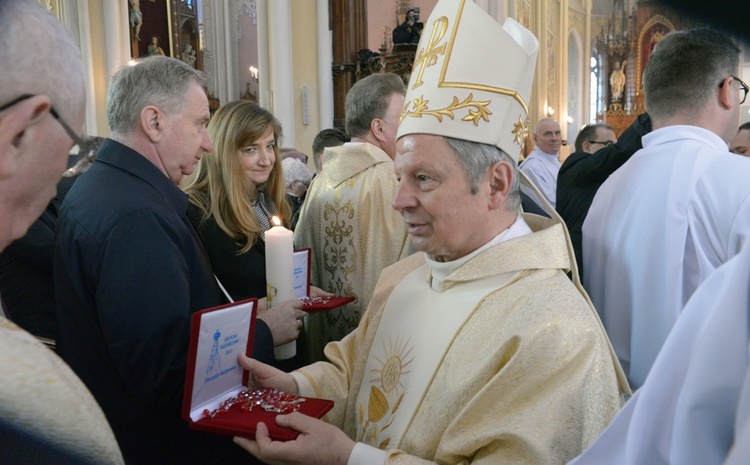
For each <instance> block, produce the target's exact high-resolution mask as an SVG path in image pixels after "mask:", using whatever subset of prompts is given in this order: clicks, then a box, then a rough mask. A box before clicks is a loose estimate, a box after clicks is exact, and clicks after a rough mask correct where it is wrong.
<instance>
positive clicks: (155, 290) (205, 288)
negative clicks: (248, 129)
mask: <svg viewBox="0 0 750 465" xmlns="http://www.w3.org/2000/svg"><path fill="white" fill-rule="evenodd" d="M205 84H206V82H205V78H204V77H203V76H202V75H201V74H199V73H198V72H196V71H195V70H194V69H193V68H192V67H190V66H189V65H187V64H185V63H183V62H182V61H180V60H177V59H174V58H169V57H162V56H155V57H148V58H145V59H143V60H141V61H140V62H139V63H138V64H137V65H136V66H126V67H123V68H121V69H120V70H119V71H118V72H117V73H115V75H114V76H113V77H112V79H111V81H110V84H109V91H108V95H107V118H108V121H109V125H110V128H111V136H110V137H111V138H110V139H109V140H107V141H106V142H105V143H104V144H103V145H102V146H101V148H100V149H99V152H98V154H97V160H96V161H95V162H94V164H93V165H92V166H91V168H90V169H89V170H88V172H87V173H86V175H85V176H82V177H81V178H80V179H79V180H78V181H77V182H76V184H75V185H74V186H73V187H72V188H71V190H70V192H69V193H68V195H67V196H66V198H65V201H64V202H63V205H62V207H61V211H60V216H59V218H58V223H57V237H56V244H55V264H54V271H55V297H56V301H57V303H58V321H59V327H60V334H59V336H58V349H59V351H60V353H61V355H62V357H63V358H64V359H65V361H67V362H68V364H70V366H71V367H72V368H73V369H74V370H75V371H76V373H77V374H78V375H79V376H80V377H81V379H82V380H83V381H84V383H86V385H87V386H88V387H89V389H90V390H91V392H92V394H94V397H95V398H96V400H97V401H98V403H99V405H101V407H102V409H103V410H104V412H105V414H106V415H107V419H108V420H109V422H110V424H111V426H112V429H113V431H114V433H115V436H116V437H117V440H118V442H119V444H120V447H121V449H122V453H123V456H124V457H125V461H126V462H127V463H129V464H152V463H180V464H206V463H219V462H221V463H237V462H239V461H243V462H244V461H246V459H247V457H243V456H241V455H239V454H238V456H237V457H236V460H235V459H234V458H233V457H232V454H233V453H234V452H239V451H240V450H239V448H235V446H234V445H232V443H231V441H230V440H229V438H225V437H220V436H216V435H211V434H208V433H201V432H197V431H192V430H190V429H189V428H188V423H187V422H186V421H185V420H183V419H182V418H181V407H182V400H183V399H182V397H183V396H182V393H183V389H184V382H185V368H186V365H187V351H188V340H189V333H190V320H191V316H192V314H193V313H194V312H196V311H198V310H201V309H204V308H208V307H213V306H216V305H219V304H221V303H222V302H223V298H222V296H221V293H220V290H219V288H218V285H217V284H216V281H215V279H214V275H213V272H212V269H211V265H210V262H209V259H208V257H207V255H206V252H205V249H204V247H203V244H202V242H201V240H200V237H199V235H198V232H197V231H196V229H195V227H194V226H193V225H192V224H191V222H190V220H189V219H188V216H187V208H188V198H187V195H186V194H185V193H183V192H182V191H181V190H180V189H179V188H178V187H177V183H178V182H179V181H180V180H181V179H182V177H183V176H184V175H188V174H190V173H192V171H193V169H194V166H195V164H196V162H197V161H198V160H199V159H200V157H201V156H202V154H203V152H210V151H212V150H213V145H212V143H211V140H210V138H209V136H208V132H207V131H206V125H207V123H208V120H209V117H210V114H209V109H208V99H207V98H206V93H205V91H204V90H203V89H204V86H205Z"/></svg>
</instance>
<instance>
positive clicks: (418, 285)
mask: <svg viewBox="0 0 750 465" xmlns="http://www.w3.org/2000/svg"><path fill="white" fill-rule="evenodd" d="M428 273H429V265H427V264H424V265H422V266H421V267H419V268H417V269H416V270H414V271H412V272H411V273H410V274H409V275H407V276H406V277H405V278H404V279H403V280H402V281H401V282H400V283H399V285H398V286H397V287H396V288H395V289H394V291H393V293H392V295H391V297H390V299H389V300H388V303H387V304H386V306H385V309H384V311H383V317H382V319H381V320H380V325H379V326H378V330H377V333H376V335H375V338H374V340H373V344H372V347H371V350H370V354H369V357H368V359H367V363H366V365H365V371H364V379H363V380H362V388H361V389H360V390H359V394H358V397H357V422H358V425H357V437H356V438H355V440H356V441H359V442H363V443H366V444H369V445H371V446H374V447H378V448H380V449H386V448H387V449H391V448H394V447H399V444H400V442H401V439H402V437H403V435H404V433H405V432H406V431H407V430H408V429H409V426H410V424H411V422H412V419H413V417H414V414H415V412H416V411H417V409H418V408H419V405H420V403H421V402H422V399H423V397H424V394H425V392H426V390H427V389H428V387H429V386H430V385H431V384H432V379H433V377H434V375H435V372H436V371H437V369H438V368H439V367H440V364H441V362H442V361H443V358H444V355H445V353H446V352H447V351H448V350H449V349H450V347H451V345H452V343H453V341H454V339H455V337H456V335H457V334H458V333H459V332H460V331H461V328H462V327H463V325H464V323H465V322H466V321H467V320H468V319H469V318H470V317H471V315H472V313H473V312H474V310H475V309H476V307H477V305H478V304H479V303H481V301H482V300H483V298H484V297H485V296H486V295H488V294H490V293H492V292H495V291H497V290H498V289H500V288H502V287H504V286H505V285H507V284H508V283H510V282H512V281H513V280H515V278H516V277H518V276H519V275H520V272H508V273H504V274H501V275H495V276H490V277H486V278H483V279H478V280H476V281H470V282H461V283H458V284H456V285H454V286H452V287H450V288H448V289H446V290H444V291H443V292H437V291H434V290H432V289H429V288H428V287H426V286H425V282H424V281H425V276H427V275H428Z"/></svg>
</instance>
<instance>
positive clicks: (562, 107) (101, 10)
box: [40, 0, 750, 158]
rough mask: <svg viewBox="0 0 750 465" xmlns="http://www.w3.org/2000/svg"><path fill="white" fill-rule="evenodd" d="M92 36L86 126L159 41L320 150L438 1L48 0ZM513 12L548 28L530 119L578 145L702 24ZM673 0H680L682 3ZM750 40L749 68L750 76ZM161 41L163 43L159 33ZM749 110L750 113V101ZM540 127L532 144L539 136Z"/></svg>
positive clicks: (104, 130) (220, 89) (101, 116)
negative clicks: (118, 74) (412, 24)
mask: <svg viewBox="0 0 750 465" xmlns="http://www.w3.org/2000/svg"><path fill="white" fill-rule="evenodd" d="M40 1H41V2H42V3H43V4H45V5H46V6H47V8H48V9H49V10H50V11H51V12H52V13H53V14H54V15H55V16H57V17H58V18H59V19H60V21H61V22H62V23H63V24H64V26H65V27H66V29H68V31H69V32H70V33H71V34H72V35H73V37H74V38H75V39H76V40H77V41H78V43H79V45H80V48H81V52H82V54H83V56H84V63H85V66H86V68H87V69H86V72H87V95H86V97H87V103H86V104H87V108H86V123H85V130H86V133H87V134H89V135H98V136H105V137H106V136H107V135H108V132H109V129H108V127H107V122H106V116H105V111H104V109H105V99H106V88H107V82H108V79H109V76H111V75H112V74H113V73H114V71H115V70H117V69H118V68H119V67H121V66H126V65H127V64H128V62H130V61H131V60H134V59H138V58H140V57H143V56H147V55H149V54H151V53H163V54H165V55H168V56H173V57H176V58H180V59H182V60H184V61H186V62H187V63H190V64H191V65H193V66H195V67H196V68H197V69H200V70H202V71H204V72H205V73H206V76H207V78H208V82H209V84H208V89H207V92H208V95H209V98H210V102H211V105H212V109H216V108H218V107H219V106H220V105H222V104H223V103H226V102H230V101H234V100H237V99H250V100H254V101H256V102H258V103H259V104H260V105H261V106H263V107H264V108H267V109H269V110H270V111H271V112H272V113H273V114H274V115H275V116H276V117H277V118H278V119H279V120H280V121H281V123H282V125H283V128H284V139H283V141H282V146H283V147H284V148H285V149H290V150H298V151H301V152H309V151H310V147H311V144H312V141H313V139H314V137H315V135H316V134H317V133H318V132H319V131H320V130H322V129H325V128H329V127H343V123H344V114H343V113H344V98H345V95H346V92H347V91H348V89H350V88H351V86H352V85H353V84H354V83H355V82H356V81H357V80H358V79H361V78H363V77H365V76H367V75H369V74H372V73H378V72H384V71H390V72H395V73H398V74H399V75H401V76H402V77H403V78H404V81H405V82H408V79H409V76H410V74H411V72H412V70H413V69H415V68H418V67H419V66H420V62H418V61H417V62H415V57H416V54H417V46H416V45H415V44H394V41H393V31H394V29H395V28H397V27H398V25H399V24H402V23H404V21H405V19H406V15H407V12H408V11H409V10H411V9H413V10H415V11H416V12H417V14H418V18H419V21H420V22H422V21H427V19H428V18H429V15H430V12H431V11H432V8H433V7H434V5H435V3H436V0H273V1H272V0H220V1H212V0H127V1H126V0H121V1H119V2H113V1H111V0H40ZM475 3H476V4H478V5H479V6H480V7H481V8H483V9H484V10H485V11H486V12H487V13H489V14H490V15H491V16H492V17H494V18H495V19H497V20H498V21H499V22H503V21H504V20H505V19H506V18H509V17H510V18H513V19H515V20H517V21H518V22H520V23H521V24H523V25H524V26H526V27H527V28H528V29H530V30H531V31H532V32H533V33H534V34H535V35H536V37H537V38H538V40H539V43H540V45H539V46H540V51H539V57H538V65H537V69H536V75H535V79H534V83H533V88H532V95H531V102H530V105H529V122H530V125H531V127H530V130H531V131H533V129H534V123H535V122H536V121H538V120H539V119H541V118H544V117H547V116H548V117H552V118H554V119H556V120H557V121H558V122H559V123H560V125H561V129H562V136H563V139H564V140H565V141H570V144H569V145H568V146H567V147H566V146H564V147H563V148H562V150H561V153H560V157H561V158H564V157H565V156H566V155H567V154H568V153H570V146H571V145H572V141H573V140H575V138H576V135H577V134H578V131H579V129H580V128H581V127H582V126H583V125H585V124H587V123H590V122H596V121H601V122H606V123H608V124H610V125H611V126H613V127H614V128H615V132H616V133H617V134H618V135H619V134H620V133H621V132H622V131H623V130H624V129H625V128H627V127H628V126H629V125H630V124H631V123H632V122H633V120H634V119H635V118H636V116H637V115H639V114H641V113H643V112H644V99H643V92H642V82H641V76H642V73H643V69H644V67H645V64H646V62H647V61H648V58H649V54H650V52H651V50H653V47H654V46H655V44H656V43H657V42H658V41H659V39H660V38H661V37H663V36H664V34H666V33H668V32H669V31H672V30H681V29H688V28H691V27H696V26H699V25H702V24H701V23H700V22H699V21H697V20H696V19H694V18H695V16H691V15H690V14H689V13H691V12H690V11H686V10H685V9H684V8H681V7H680V5H681V3H680V2H676V1H675V2H665V1H661V2H660V1H653V0H475ZM670 3H671V4H670ZM737 42H738V44H740V47H741V48H743V51H744V52H743V56H742V63H741V75H740V78H742V79H743V80H745V81H748V80H750V52H748V51H745V47H743V46H742V44H741V40H740V39H739V38H738V39H737ZM155 44H156V45H155ZM741 115H742V116H741V121H739V122H738V123H744V122H746V121H748V120H750V102H747V103H745V105H744V106H743V108H742V112H741ZM530 145H531V140H530V138H527V144H526V149H525V150H526V152H528V151H529V150H530V149H531V147H530Z"/></svg>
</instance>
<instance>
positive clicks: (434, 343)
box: [236, 0, 630, 465]
mask: <svg viewBox="0 0 750 465" xmlns="http://www.w3.org/2000/svg"><path fill="white" fill-rule="evenodd" d="M476 31H482V34H481V36H480V35H477V34H476V33H475V32H476ZM425 32H426V33H425V34H424V35H423V36H422V42H421V43H420V51H419V53H418V56H420V54H422V53H423V51H424V53H423V54H422V56H427V55H428V54H429V53H432V54H434V56H436V60H435V61H434V62H432V63H431V65H430V66H425V67H424V69H420V67H419V60H417V62H416V63H415V70H414V73H413V74H412V80H411V82H410V83H409V89H408V93H407V99H406V106H405V107H404V110H403V113H402V121H401V124H400V126H399V132H398V143H397V146H396V153H397V155H396V159H395V170H396V174H397V176H398V178H399V185H398V189H397V192H396V195H395V197H394V200H393V207H394V209H396V210H398V211H399V212H400V213H401V215H402V216H403V218H404V222H405V223H406V225H407V229H408V232H409V236H410V238H411V241H412V243H413V245H414V247H415V248H416V249H417V250H418V251H420V253H417V254H415V255H413V256H411V257H408V258H406V259H404V260H402V261H400V262H398V263H396V264H394V265H393V266H391V267H389V268H387V269H386V270H385V271H384V272H383V273H382V274H381V277H380V280H379V281H378V284H377V286H376V288H375V292H374V294H373V298H372V300H371V301H370V305H369V307H368V310H367V312H366V313H365V315H364V316H363V319H362V321H361V322H360V325H359V327H358V328H357V329H356V330H355V331H354V332H352V333H351V334H349V335H348V336H347V337H346V338H344V339H343V340H342V341H340V342H338V343H331V344H329V345H328V346H327V347H326V350H325V352H326V356H327V357H328V359H329V362H319V363H315V364H313V365H310V366H307V367H304V368H302V369H300V370H298V371H296V372H294V373H291V374H286V373H282V372H280V371H278V370H276V369H274V368H272V367H269V366H267V365H263V364H261V363H260V362H257V361H254V360H251V359H248V358H246V357H241V358H240V363H241V364H242V365H243V367H244V368H246V369H247V370H248V371H249V372H250V382H251V384H253V385H256V386H266V387H270V386H273V387H276V388H279V389H282V390H287V391H291V392H297V393H299V394H301V395H303V396H314V397H324V398H328V399H332V400H334V401H335V406H334V408H333V410H332V411H331V412H329V413H328V415H327V416H326V417H325V418H324V421H321V420H317V419H313V418H310V417H307V416H304V415H301V414H298V413H293V414H290V415H281V416H279V417H277V419H276V421H277V423H278V424H280V425H284V426H289V427H292V428H294V429H296V430H298V431H300V433H301V434H300V436H299V437H298V438H297V439H296V440H294V441H289V442H286V443H283V442H276V441H272V440H271V439H270V438H269V437H268V432H267V429H266V428H265V425H263V424H259V425H258V431H257V435H256V438H255V440H254V441H250V440H247V439H240V438H237V439H236V442H238V443H239V444H240V445H242V446H243V447H245V448H246V449H247V450H248V451H250V452H251V453H253V454H254V455H256V456H257V457H259V458H260V459H261V460H262V461H264V462H265V463H270V464H280V463H342V464H344V463H348V464H349V465H359V464H427V463H438V464H468V463H471V464H529V465H530V464H563V463H566V462H567V461H569V460H570V459H572V458H573V457H575V456H576V455H577V454H579V453H580V452H581V451H583V450H584V449H585V448H586V447H587V446H588V445H589V444H591V443H592V442H593V440H594V439H595V438H596V437H597V436H598V435H599V433H600V432H601V431H602V430H603V429H604V428H605V427H606V426H607V424H608V423H609V422H610V420H611V419H612V418H613V416H614V415H615V414H616V413H617V411H618V410H619V408H620V407H621V404H622V399H623V395H625V394H629V392H630V390H629V387H628V385H627V381H626V380H625V377H624V375H623V372H622V369H621V367H620V366H619V364H618V362H617V358H616V356H615V355H614V352H613V350H612V348H611V345H610V344H609V341H608V339H607V336H606V334H605V333H604V330H603V328H602V325H601V322H600V321H599V319H598V316H597V314H596V312H595V311H594V309H593V307H592V306H591V305H590V301H589V300H588V298H587V296H586V294H585V292H583V291H582V289H581V288H580V285H578V283H575V284H574V283H573V282H571V280H570V279H569V278H568V276H567V274H566V273H567V272H568V271H569V270H571V269H573V273H572V275H573V277H574V279H577V273H576V272H575V264H574V261H573V256H572V252H571V250H572V249H571V247H570V243H569V240H568V238H567V234H566V230H565V227H564V225H563V224H562V223H561V221H560V220H559V218H557V219H554V220H547V219H542V218H541V217H538V216H534V215H523V214H521V213H520V212H519V207H520V188H519V178H520V174H519V170H518V168H517V163H516V161H517V157H518V154H519V153H520V145H519V142H520V140H521V138H520V137H517V136H518V135H519V131H523V127H522V126H523V125H524V124H525V121H526V116H527V115H526V104H525V101H526V99H528V96H529V94H530V92H531V77H532V76H533V73H534V67H535V62H536V55H537V41H536V39H535V38H534V36H533V35H532V34H531V33H530V32H529V31H527V30H526V29H524V28H523V27H522V26H521V25H520V24H518V23H517V22H515V21H513V20H512V19H509V20H507V21H506V23H505V25H504V26H502V28H501V27H500V26H499V25H497V23H495V22H494V20H492V18H490V17H488V16H487V15H486V14H484V12H482V10H481V9H480V8H479V7H477V6H476V5H475V4H474V3H473V2H470V1H465V0H460V1H457V0H441V1H439V2H438V4H437V6H436V7H435V10H434V11H433V13H432V16H431V18H430V21H428V23H427V26H426V31H425ZM478 40H481V41H490V42H492V43H494V44H497V45H496V47H494V49H495V50H496V52H495V53H494V54H493V55H490V56H487V55H486V50H483V51H479V50H478V49H480V48H481V47H478V46H477V41H478ZM503 62H506V63H514V66H505V67H503V66H500V65H501V64H502V63H503ZM425 64H426V63H425ZM446 84H450V85H446ZM459 102H463V103H462V104H459ZM462 105H463V106H462ZM447 113H450V114H451V117H450V118H448V117H445V115H446V114H447ZM438 115H441V116H442V117H440V118H439V117H438ZM519 125H520V126H521V127H519Z"/></svg>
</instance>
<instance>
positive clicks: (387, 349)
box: [357, 338, 414, 449]
mask: <svg viewBox="0 0 750 465" xmlns="http://www.w3.org/2000/svg"><path fill="white" fill-rule="evenodd" d="M408 346H409V340H406V341H403V340H401V339H400V338H397V339H396V341H395V342H394V341H393V340H391V339H390V338H389V340H388V344H387V346H386V343H385V341H384V342H383V346H382V349H381V353H382V354H383V355H384V356H383V357H378V356H374V359H375V361H376V363H377V364H378V365H379V368H376V369H374V370H371V373H372V374H373V375H375V376H374V377H373V378H371V379H370V380H369V382H368V384H370V396H369V398H368V401H367V407H365V406H364V405H363V404H360V405H359V407H358V410H357V413H358V420H359V434H358V440H359V441H362V442H365V443H367V444H370V445H372V446H376V447H379V448H381V449H384V448H385V447H387V446H388V444H389V443H390V441H391V434H390V431H388V427H389V426H391V423H393V420H394V419H395V414H396V412H397V411H398V408H399V406H400V405H401V401H402V400H403V398H404V394H405V393H406V390H407V387H406V386H404V383H403V382H402V381H403V380H402V377H403V376H404V375H406V374H409V373H410V372H411V371H410V370H409V369H408V367H409V365H410V364H411V362H412V361H413V360H414V359H413V357H411V352H412V349H413V347H408Z"/></svg>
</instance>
